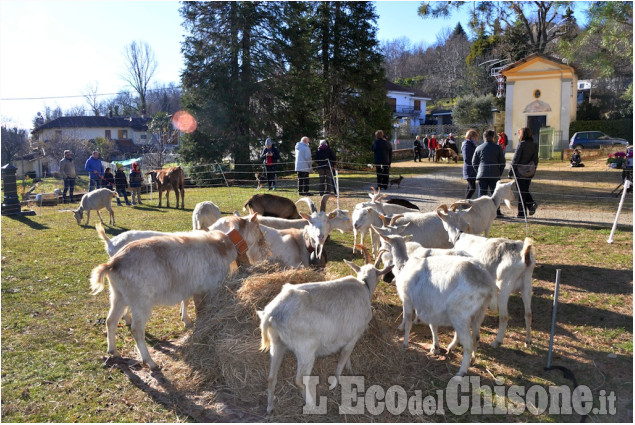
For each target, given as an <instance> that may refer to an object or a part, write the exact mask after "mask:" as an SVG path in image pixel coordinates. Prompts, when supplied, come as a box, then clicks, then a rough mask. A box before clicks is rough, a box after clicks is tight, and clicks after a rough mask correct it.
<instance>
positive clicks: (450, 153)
mask: <svg viewBox="0 0 635 425" xmlns="http://www.w3.org/2000/svg"><path fill="white" fill-rule="evenodd" d="M434 154H435V157H434V162H439V161H441V158H447V159H448V162H450V158H452V159H453V160H454V162H455V163H457V162H458V161H459V156H458V155H457V154H456V152H454V150H452V149H449V148H443V149H437V150H436V152H435V153H434Z"/></svg>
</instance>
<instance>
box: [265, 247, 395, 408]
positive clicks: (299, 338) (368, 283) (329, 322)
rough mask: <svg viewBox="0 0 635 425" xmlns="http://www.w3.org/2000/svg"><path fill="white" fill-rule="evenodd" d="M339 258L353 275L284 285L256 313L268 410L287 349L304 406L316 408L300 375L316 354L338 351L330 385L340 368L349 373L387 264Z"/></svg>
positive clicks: (333, 384) (307, 368)
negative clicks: (266, 354) (266, 360)
mask: <svg viewBox="0 0 635 425" xmlns="http://www.w3.org/2000/svg"><path fill="white" fill-rule="evenodd" d="M366 254H367V252H366ZM344 261H345V262H346V264H348V265H349V267H351V268H352V269H353V270H354V271H355V272H356V273H357V277H352V276H348V277H343V278H340V279H335V280H331V281H326V282H312V283H304V284H300V285H291V284H289V283H287V284H285V285H284V286H283V287H282V290H281V291H280V293H279V294H278V296H276V297H275V298H274V299H273V300H272V301H271V302H270V303H269V304H267V306H266V307H265V308H264V310H263V311H258V316H259V317H260V331H261V336H262V343H261V346H260V349H261V350H263V351H264V350H267V349H269V351H270V353H271V368H270V371H269V378H268V388H267V413H271V412H272V410H273V397H274V391H275V387H276V382H277V380H278V370H279V369H280V365H281V364H282V359H283V357H284V355H285V353H286V352H287V350H291V351H292V352H293V353H294V354H295V356H296V359H297V364H298V367H297V372H296V376H295V383H296V385H297V386H298V387H299V388H300V389H301V390H302V391H303V392H304V393H305V400H306V403H307V405H308V406H315V400H316V395H315V394H314V393H313V392H312V391H311V390H309V391H307V390H306V389H305V387H304V384H303V382H302V377H303V376H308V375H310V374H311V371H312V370H313V363H314V362H315V358H316V357H318V356H327V355H329V354H332V353H336V352H338V351H340V358H339V361H338V363H337V367H336V369H335V382H332V383H331V389H333V388H334V387H335V386H336V385H337V381H338V380H339V377H340V374H341V373H342V371H343V369H344V366H346V368H347V369H348V370H349V372H350V373H353V372H352V368H351V363H350V355H351V352H352V351H353V348H354V347H355V344H356V343H357V341H358V340H359V338H360V337H361V336H362V334H363V332H364V330H365V329H366V327H367V326H368V323H369V322H370V320H371V318H372V315H373V312H372V307H371V299H372V296H373V292H374V290H375V287H376V286H377V283H378V282H379V278H380V277H381V276H382V275H384V274H386V273H388V271H390V267H387V268H384V269H383V270H377V268H376V266H377V264H375V266H373V265H372V264H371V263H370V256H369V255H367V262H368V264H366V265H364V266H362V267H359V266H357V265H355V264H353V263H351V262H348V261H346V260H344Z"/></svg>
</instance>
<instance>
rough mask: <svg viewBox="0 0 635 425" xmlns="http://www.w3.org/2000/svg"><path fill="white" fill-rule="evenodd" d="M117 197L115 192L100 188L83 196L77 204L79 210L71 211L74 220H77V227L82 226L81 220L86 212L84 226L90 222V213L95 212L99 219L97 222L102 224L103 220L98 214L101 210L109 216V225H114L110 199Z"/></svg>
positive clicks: (113, 213)
mask: <svg viewBox="0 0 635 425" xmlns="http://www.w3.org/2000/svg"><path fill="white" fill-rule="evenodd" d="M113 197H117V198H119V195H117V192H115V191H113V190H110V189H106V188H105V187H104V188H101V189H97V190H93V191H92V192H88V193H87V194H85V195H84V196H82V200H81V201H80V202H79V208H77V209H76V210H73V215H74V216H75V220H77V225H81V224H82V218H83V217H84V211H86V224H85V226H88V221H89V220H90V211H91V210H95V211H96V212H97V217H99V221H101V223H102V224H103V223H104V220H103V219H102V218H101V214H99V210H100V209H102V208H106V209H107V210H108V213H109V214H110V217H109V218H110V219H109V221H108V222H109V223H110V224H111V225H113V226H114V225H115V212H114V211H113V210H112V206H111V204H112V198H113Z"/></svg>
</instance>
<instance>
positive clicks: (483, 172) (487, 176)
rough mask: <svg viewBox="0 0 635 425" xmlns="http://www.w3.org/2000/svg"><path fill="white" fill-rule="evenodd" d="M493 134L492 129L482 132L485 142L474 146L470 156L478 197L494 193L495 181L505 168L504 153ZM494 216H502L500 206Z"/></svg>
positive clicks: (494, 133)
mask: <svg viewBox="0 0 635 425" xmlns="http://www.w3.org/2000/svg"><path fill="white" fill-rule="evenodd" d="M495 136H496V132H495V131H494V130H487V131H486V132H485V134H483V138H484V139H485V143H483V144H481V145H480V146H479V147H478V148H476V150H475V151H474V156H473V157H472V165H473V166H474V168H475V169H476V180H478V196H479V197H481V196H486V195H492V194H493V193H494V189H496V183H497V182H498V180H500V177H501V175H502V174H503V170H504V169H505V153H504V152H503V148H501V147H500V145H499V144H498V143H496V141H495V140H494V137H495ZM496 217H498V218H502V217H503V214H502V213H501V210H500V208H498V210H497V211H496Z"/></svg>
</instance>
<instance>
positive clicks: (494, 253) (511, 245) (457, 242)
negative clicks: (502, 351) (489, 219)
mask: <svg viewBox="0 0 635 425" xmlns="http://www.w3.org/2000/svg"><path fill="white" fill-rule="evenodd" d="M436 211H437V214H438V215H439V217H440V218H441V220H443V225H444V226H445V228H446V229H447V232H448V235H449V240H450V242H451V243H452V244H453V245H454V248H455V249H460V250H463V251H466V252H468V253H469V254H471V255H472V256H473V257H474V258H476V259H478V260H480V261H481V262H482V263H483V264H484V265H485V267H486V268H487V270H488V271H489V272H490V273H491V274H492V276H495V277H496V286H497V287H498V290H499V291H498V318H499V324H498V333H497V334H496V339H495V340H494V341H493V342H492V344H491V345H492V346H493V347H498V346H499V345H501V344H502V343H503V338H504V337H505V331H506V329H507V322H508V321H509V312H508V310H507V303H508V301H509V296H510V295H511V293H512V292H520V294H521V296H522V299H523V304H524V307H525V328H526V332H527V334H526V337H525V344H526V345H530V344H531V293H532V287H531V277H532V274H533V272H534V268H535V267H536V258H535V253H534V241H533V240H532V239H531V238H525V240H524V241H518V240H510V239H505V238H489V239H488V238H486V237H483V236H477V235H472V234H468V233H464V232H462V231H461V228H464V227H465V222H464V221H463V220H462V219H463V217H462V215H460V214H458V213H457V212H451V211H448V209H447V206H446V205H442V206H440V207H438V208H437V210H436Z"/></svg>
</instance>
